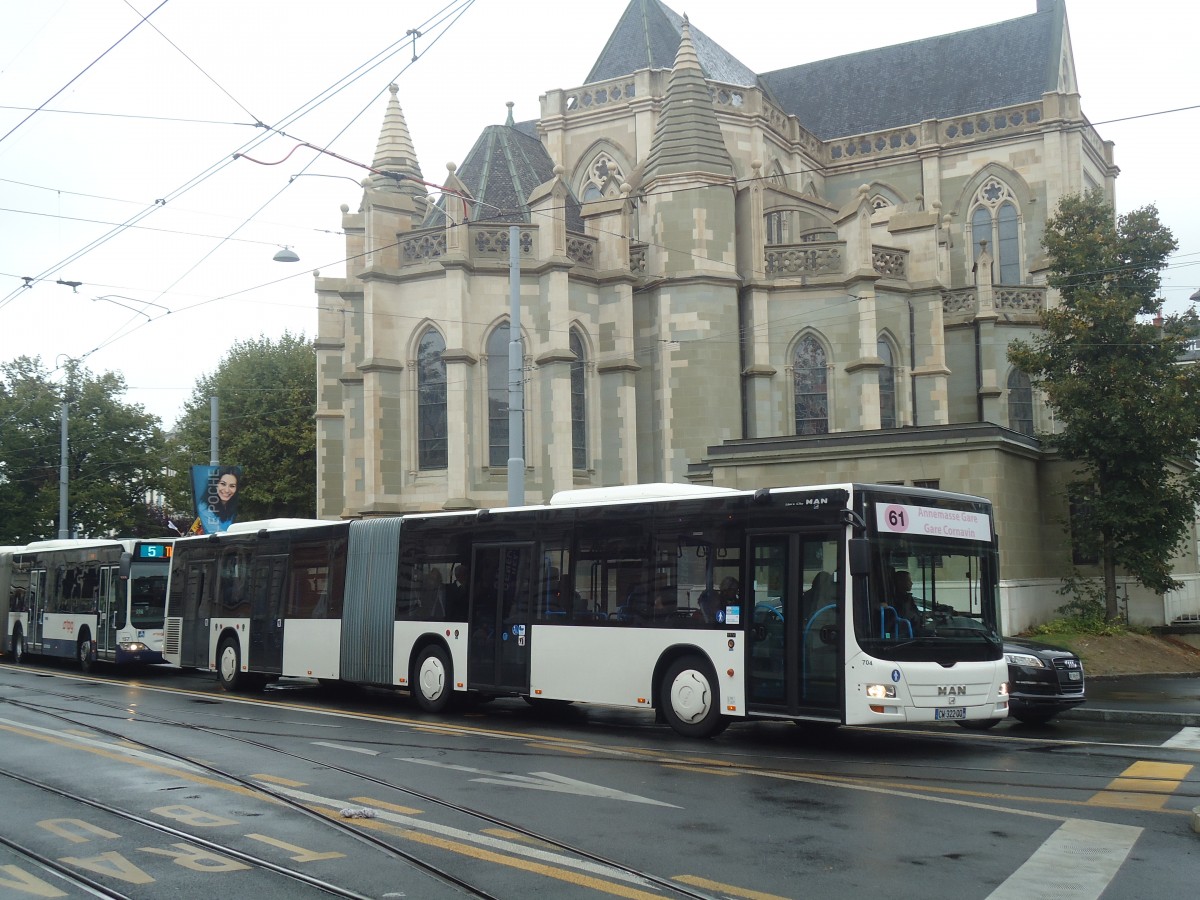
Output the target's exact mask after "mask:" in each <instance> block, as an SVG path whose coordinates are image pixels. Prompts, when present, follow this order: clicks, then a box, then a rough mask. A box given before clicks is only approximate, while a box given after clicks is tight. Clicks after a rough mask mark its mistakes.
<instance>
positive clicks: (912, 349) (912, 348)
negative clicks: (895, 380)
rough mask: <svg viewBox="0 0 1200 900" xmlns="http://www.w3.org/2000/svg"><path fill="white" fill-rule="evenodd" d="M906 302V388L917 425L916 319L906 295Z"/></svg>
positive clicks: (914, 422)
mask: <svg viewBox="0 0 1200 900" xmlns="http://www.w3.org/2000/svg"><path fill="white" fill-rule="evenodd" d="M904 302H905V303H907V304H908V390H909V395H910V399H911V402H912V423H913V427H914V428H915V427H916V425H917V321H916V313H915V312H913V305H912V301H911V300H909V299H908V298H907V297H905V298H904Z"/></svg>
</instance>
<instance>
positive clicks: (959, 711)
mask: <svg viewBox="0 0 1200 900" xmlns="http://www.w3.org/2000/svg"><path fill="white" fill-rule="evenodd" d="M966 717H967V708H966V707H965V706H949V707H946V708H944V709H935V710H934V711H933V719H934V721H935V722H936V721H941V720H942V719H965V718H966Z"/></svg>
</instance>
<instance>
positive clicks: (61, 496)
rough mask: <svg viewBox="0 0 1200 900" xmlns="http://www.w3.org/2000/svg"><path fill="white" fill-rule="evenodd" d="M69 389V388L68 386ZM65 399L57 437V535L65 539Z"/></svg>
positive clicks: (68, 529)
mask: <svg viewBox="0 0 1200 900" xmlns="http://www.w3.org/2000/svg"><path fill="white" fill-rule="evenodd" d="M68 390H69V388H68ZM69 405H70V404H68V403H67V401H66V400H63V403H62V433H61V435H60V437H59V441H58V443H59V459H60V461H59V464H58V537H59V539H60V540H66V539H67V538H69V537H70V536H71V534H70V531H71V530H70V527H69V526H68V525H67V407H68V406H69Z"/></svg>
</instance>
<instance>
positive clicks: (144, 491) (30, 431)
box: [0, 356, 166, 544]
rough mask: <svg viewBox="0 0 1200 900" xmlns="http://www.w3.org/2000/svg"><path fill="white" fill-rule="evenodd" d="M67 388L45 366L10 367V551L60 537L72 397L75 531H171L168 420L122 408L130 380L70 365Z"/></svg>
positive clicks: (5, 519) (1, 449)
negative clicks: (163, 507)
mask: <svg viewBox="0 0 1200 900" xmlns="http://www.w3.org/2000/svg"><path fill="white" fill-rule="evenodd" d="M65 372H66V377H65V379H64V380H63V382H62V383H56V382H54V381H52V380H51V374H50V373H49V372H47V371H46V369H45V367H44V366H43V365H42V363H41V360H39V359H33V358H30V357H27V356H22V357H18V358H17V359H15V360H12V361H11V362H7V363H3V364H0V544H2V543H14V544H16V543H26V542H28V541H32V540H39V539H43V538H51V537H55V536H57V534H58V530H59V523H58V501H59V464H60V456H61V454H60V447H61V444H60V438H61V423H62V403H63V399H64V397H65V399H66V400H67V403H68V417H67V419H68V429H67V431H68V450H67V486H68V491H67V498H68V506H67V509H68V522H69V526H70V529H71V531H72V533H74V532H76V531H77V532H78V533H79V534H81V535H88V536H93V537H107V536H114V535H120V536H128V537H147V536H158V535H162V534H164V533H166V532H165V530H164V528H163V525H164V521H163V518H162V515H161V511H160V510H158V509H157V508H156V507H155V506H154V504H153V503H152V498H153V497H154V496H155V495H157V494H158V493H160V492H161V491H162V490H163V488H164V486H165V476H164V467H165V464H166V439H165V437H164V435H163V432H162V429H161V427H160V425H159V421H158V419H157V418H156V417H155V416H153V415H151V414H149V413H147V412H146V411H145V410H144V409H143V408H142V407H141V406H140V405H131V404H127V403H122V402H121V400H120V397H121V396H122V395H123V394H124V393H125V390H126V387H125V380H124V378H123V377H122V376H121V375H119V374H116V373H114V372H105V373H104V374H102V375H94V374H93V373H92V372H90V371H89V370H88V369H86V368H84V367H82V366H80V365H79V364H77V363H70V364H68V365H67V367H66V369H65Z"/></svg>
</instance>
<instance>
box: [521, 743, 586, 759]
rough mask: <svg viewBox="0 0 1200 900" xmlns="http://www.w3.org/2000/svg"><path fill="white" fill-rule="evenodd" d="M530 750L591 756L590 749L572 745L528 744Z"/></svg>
mask: <svg viewBox="0 0 1200 900" xmlns="http://www.w3.org/2000/svg"><path fill="white" fill-rule="evenodd" d="M525 746H526V747H528V748H529V749H530V750H553V751H555V752H556V753H574V754H576V755H578V756H591V755H592V752H593V751H592V749H591V748H590V747H572V746H571V745H570V744H548V743H545V742H544V741H543V742H541V743H537V744H526V745H525Z"/></svg>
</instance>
